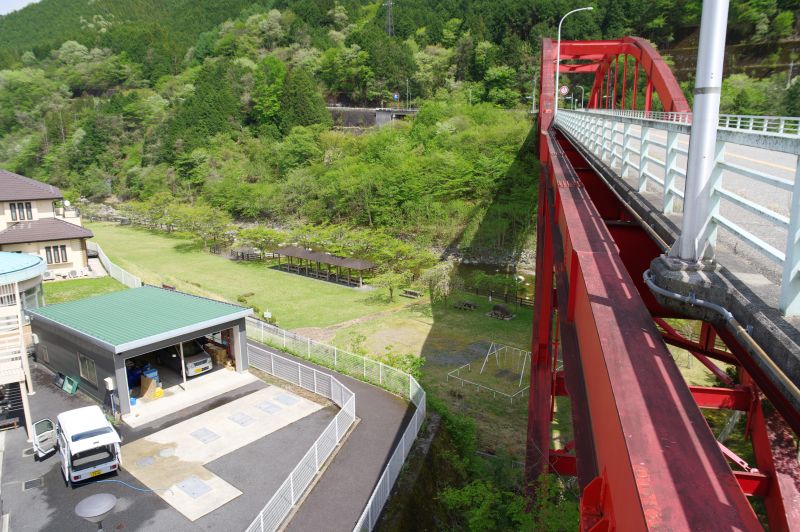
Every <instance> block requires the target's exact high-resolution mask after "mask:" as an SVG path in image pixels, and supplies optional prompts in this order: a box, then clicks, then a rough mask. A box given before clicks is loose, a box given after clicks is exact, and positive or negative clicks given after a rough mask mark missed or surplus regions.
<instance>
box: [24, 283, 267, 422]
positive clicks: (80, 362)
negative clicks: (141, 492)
mask: <svg viewBox="0 0 800 532" xmlns="http://www.w3.org/2000/svg"><path fill="white" fill-rule="evenodd" d="M30 315H31V327H32V329H33V332H34V333H36V335H37V336H38V338H39V344H38V345H37V349H36V352H37V359H38V360H39V361H40V362H41V363H43V364H44V365H46V366H48V367H49V368H50V369H52V370H53V371H54V372H57V374H61V375H64V376H67V377H70V378H72V379H76V380H77V382H78V387H79V388H80V389H81V390H83V391H84V392H86V393H87V394H88V395H90V396H92V397H94V398H95V399H97V400H98V401H100V402H102V403H104V404H105V405H106V406H107V407H110V409H111V410H112V411H114V412H117V413H119V414H120V415H121V416H122V419H123V420H125V421H126V422H127V423H129V424H132V425H139V424H142V423H145V422H149V421H152V420H153V419H157V418H158V417H161V416H164V415H168V414H169V413H172V412H175V411H178V410H180V409H181V408H184V407H185V406H189V405H190V404H193V403H195V402H197V401H203V400H206V399H209V398H211V397H214V396H216V395H220V394H222V393H225V391H227V390H230V389H231V388H235V387H238V386H242V385H244V384H247V383H249V382H251V381H252V379H254V377H252V376H251V375H250V374H249V373H247V372H246V370H247V367H248V361H247V349H246V335H245V318H246V317H247V316H250V315H252V310H251V309H248V308H244V307H240V306H238V305H233V304H230V303H225V302H221V301H215V300H212V299H207V298H203V297H199V296H194V295H190V294H185V293H182V292H178V291H174V290H168V289H163V288H157V287H153V286H143V287H141V288H132V289H129V290H125V291H122V292H114V293H111V294H104V295H101V296H96V297H91V298H87V299H83V300H78V301H72V302H68V303H60V304H56V305H49V306H47V307H44V308H41V309H36V310H34V311H31V312H30ZM181 360H183V362H184V363H183V364H181Z"/></svg>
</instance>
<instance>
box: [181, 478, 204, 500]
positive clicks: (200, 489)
mask: <svg viewBox="0 0 800 532" xmlns="http://www.w3.org/2000/svg"><path fill="white" fill-rule="evenodd" d="M178 487H179V488H180V489H181V491H183V492H184V493H186V495H188V496H189V497H191V498H192V499H197V498H198V497H202V496H203V495H205V494H206V493H208V492H209V491H211V486H209V485H208V484H206V483H205V482H203V481H202V480H200V479H199V478H197V477H196V476H194V475H192V476H191V477H189V478H187V479H186V480H183V481H181V482H178Z"/></svg>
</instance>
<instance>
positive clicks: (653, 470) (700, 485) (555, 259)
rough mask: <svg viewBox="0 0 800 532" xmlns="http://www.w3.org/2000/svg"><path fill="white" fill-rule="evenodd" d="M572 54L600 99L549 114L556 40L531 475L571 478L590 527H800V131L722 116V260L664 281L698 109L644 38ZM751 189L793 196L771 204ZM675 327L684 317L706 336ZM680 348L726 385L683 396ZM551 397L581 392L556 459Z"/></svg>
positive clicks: (778, 122)
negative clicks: (723, 415)
mask: <svg viewBox="0 0 800 532" xmlns="http://www.w3.org/2000/svg"><path fill="white" fill-rule="evenodd" d="M560 46H561V50H560V57H561V60H562V63H560V64H559V65H558V68H559V69H560V74H561V78H562V80H564V79H567V80H575V79H578V78H579V77H580V79H583V80H587V79H588V82H587V83H586V84H587V85H589V84H591V91H586V93H587V98H586V101H587V104H586V107H587V109H584V110H574V111H571V110H567V109H559V110H557V118H554V114H555V111H556V109H555V105H556V102H555V98H554V92H555V87H554V77H555V69H556V63H555V59H556V55H557V50H556V43H555V42H554V41H552V40H550V39H545V40H544V42H543V46H542V57H541V65H542V68H541V76H540V91H539V94H540V96H539V104H540V105H539V117H538V130H537V133H538V135H537V136H538V152H539V157H540V161H541V175H540V180H539V196H538V211H537V217H538V228H537V256H536V270H537V275H536V294H535V313H534V330H533V342H532V343H533V348H532V366H531V368H532V371H531V383H530V384H531V386H530V389H531V394H530V402H529V423H528V451H527V460H526V476H527V478H528V479H529V480H530V481H535V480H536V479H537V478H539V475H541V474H542V473H545V472H553V473H557V474H559V475H562V476H575V477H576V479H577V484H578V486H579V488H580V493H581V502H580V511H581V528H582V530H598V531H605V530H624V531H635V530H646V529H651V530H690V529H691V530H759V529H761V528H762V527H763V524H762V523H763V522H764V521H766V522H768V525H769V528H770V530H800V467H798V448H797V434H798V433H800V394H798V389H797V384H798V375H800V362H798V357H799V355H798V352H800V351H798V348H797V345H798V343H797V338H798V336H800V335H798V334H797V330H798V325H800V322H798V320H797V318H796V317H793V315H794V314H796V313H797V312H796V307H795V303H796V302H797V300H798V297H797V290H795V289H794V288H793V286H794V285H795V284H796V283H797V281H796V279H795V277H796V276H797V272H798V265H797V261H798V260H800V252H797V253H796V251H797V250H796V249H795V248H797V247H798V245H797V242H798V239H797V236H798V234H800V233H798V230H799V229H800V226H798V218H800V191H797V193H795V192H796V191H795V189H794V183H795V182H796V181H800V179H793V177H796V176H797V175H798V174H797V155H798V153H800V151H799V150H798V144H799V143H800V136H798V135H800V132H799V131H798V125H797V124H794V125H793V123H792V122H791V120H790V119H784V118H777V119H774V120H766V119H761V120H760V121H759V119H758V118H755V117H724V116H723V117H721V122H720V128H719V130H718V138H717V152H716V159H715V161H716V162H715V164H717V166H715V172H717V174H716V178H717V182H716V185H715V187H714V189H713V190H711V191H710V192H709V193H710V194H712V195H713V198H712V200H713V201H712V205H713V206H714V210H713V211H712V212H711V213H710V214H709V231H710V232H711V237H713V238H711V244H712V246H714V245H716V246H717V250H716V251H717V255H716V258H717V263H718V265H717V266H716V267H715V268H716V269H715V270H714V271H713V272H712V273H711V274H709V275H708V276H704V274H700V277H702V280H701V282H700V283H699V284H697V285H696V286H695V288H694V289H691V288H690V289H689V290H684V291H683V292H682V293H681V290H679V289H678V288H677V285H668V283H660V284H661V285H662V286H660V287H659V286H658V284H659V282H656V283H654V282H653V280H652V279H653V278H654V276H657V274H658V272H657V270H658V268H656V264H657V263H658V262H659V260H660V261H662V262H663V263H665V264H667V266H668V262H669V261H668V260H667V259H659V257H661V256H662V255H664V254H665V253H666V252H667V250H668V249H669V248H670V246H671V245H672V244H673V242H674V241H675V239H676V237H677V232H678V231H679V229H678V228H679V226H680V220H681V215H682V213H681V209H680V205H681V203H682V195H681V187H682V184H683V182H684V181H685V178H686V173H685V171H684V170H681V168H682V166H683V164H685V160H686V156H687V148H686V147H682V146H685V145H686V144H687V143H686V142H685V141H684V140H682V139H687V138H688V136H689V135H690V134H691V130H690V127H691V109H690V107H689V104H688V103H687V101H686V99H685V98H684V95H683V93H682V91H681V89H680V87H679V85H678V82H677V81H676V80H675V77H674V76H673V74H672V72H671V71H670V69H669V67H668V65H667V64H666V63H665V62H664V60H663V58H662V57H661V56H660V55H659V54H658V52H657V51H656V50H655V49H654V48H653V47H652V46H651V45H650V44H649V43H648V42H646V41H645V40H643V39H639V38H633V37H626V38H623V39H619V40H607V41H580V42H579V41H562V42H561V44H560ZM748 120H749V121H748ZM723 121H724V123H723ZM737 121H738V122H737ZM737 146H738V147H737ZM747 150H751V151H752V152H753V153H756V152H758V153H761V154H762V155H759V156H755V155H753V156H751V155H747V154H748V153H750V152H749V151H747ZM759 150H760V151H759ZM726 154H727V156H726ZM764 154H766V155H764ZM735 157H739V158H740V159H741V160H738V159H735ZM759 157H760V158H759ZM748 158H749V159H750V162H749V163H748V162H747V160H746V159H748ZM781 158H784V159H785V160H787V161H789V162H787V163H785V164H784V163H780V161H782V160H784V159H781ZM737 161H738V162H737ZM759 161H763V162H759ZM776 161H778V162H776ZM770 165H771V166H770ZM792 165H794V166H792ZM779 167H780V168H779ZM784 167H786V168H788V170H787V169H786V168H784ZM781 168H784V169H783V170H781ZM770 169H771V170H772V173H770ZM779 171H788V172H789V173H790V174H791V173H794V176H789V177H782V176H780V175H776V173H778V172H779ZM733 174H737V176H738V177H736V176H734V175H733ZM723 177H724V179H725V183H728V188H725V186H724V183H723ZM737 180H738V181H737ZM746 180H750V181H752V182H753V183H758V184H759V185H758V186H763V187H767V186H774V187H775V188H776V189H777V190H778V192H776V194H785V195H786V196H780V198H782V199H780V200H779V201H775V202H773V203H774V204H775V205H778V206H774V205H772V203H770V202H763V203H766V205H765V204H759V203H758V201H757V198H756V199H752V197H748V196H747V194H748V193H749V192H750V191H753V190H757V187H756V185H752V186H751V185H748V184H747V183H749V181H747V182H745V181H746ZM730 183H734V184H736V187H734V185H731V184H730ZM742 183H745V184H742ZM737 187H738V188H737ZM764 190H766V189H764ZM754 194H755V195H756V196H759V197H761V196H764V194H766V192H763V193H762V192H758V193H754ZM776 197H777V196H776ZM770 205H772V206H770ZM735 209H740V210H741V211H742V212H743V213H745V214H741V215H739V214H736V213H737V212H738V211H736V210H735ZM748 216H750V217H751V218H748ZM751 219H752V220H758V221H759V222H758V223H756V221H752V222H751ZM763 220H766V221H764V222H763V223H761V221H763ZM769 224H772V225H769ZM780 231H783V233H781V232H780ZM731 242H732V243H733V244H731V245H728V244H730V243H731ZM736 242H745V243H746V244H747V245H746V246H744V245H743V246H741V247H739V246H738V244H736ZM726 243H727V244H726ZM726 246H727V247H726ZM744 248H747V249H748V252H747V253H744V252H743V251H742V250H743V249H744ZM725 250H728V251H729V252H730V250H733V252H731V253H729V254H727V255H726V251H725ZM729 257H730V261H728V258H729ZM735 261H739V262H742V263H743V264H744V266H742V267H740V266H736V265H735ZM762 265H764V266H763V268H762ZM662 270H663V271H662V273H663V272H664V271H666V272H667V273H669V272H668V270H669V267H664V268H662ZM653 272H655V273H653ZM737 272H740V274H737ZM753 272H760V273H757V275H760V276H761V277H763V278H764V279H765V280H766V281H767V283H761V284H758V283H756V282H754V281H753V277H752V276H753V275H756V274H755V273H753ZM769 272H775V273H774V275H772V274H770V273H769ZM684 274H685V275H684ZM681 275H682V276H683V277H684V278H690V277H691V275H690V274H687V273H685V272H682V273H681ZM648 276H649V277H648ZM748 276H750V277H748ZM679 277H680V275H679ZM770 279H773V280H774V281H775V282H774V283H770V282H769V280H770ZM781 281H782V282H781ZM720 283H721V286H722V287H723V288H722V289H721V290H717V292H719V293H717V292H715V286H718V285H720ZM689 284H690V285H691V281H690V282H689ZM762 285H763V289H764V290H763V291H761V292H760V291H759V290H760V288H754V287H762ZM773 289H774V290H773ZM770 290H773V292H774V293H772V296H774V298H772V299H770V298H771V297H772V296H771V295H770V293H771V292H770ZM681 294H683V295H681ZM698 294H700V295H701V296H702V297H700V296H698ZM714 294H716V295H717V296H719V297H718V298H717V299H716V300H714V301H716V303H713V302H711V300H712V299H713V297H712V296H713V295H714ZM720 294H721V295H720ZM675 319H681V320H691V323H693V324H694V331H696V334H689V333H686V332H685V330H686V328H685V327H680V326H678V325H676V323H686V322H676V321H674V320H675ZM668 346H675V347H678V348H681V349H683V350H685V351H683V352H684V353H685V352H688V353H690V354H691V356H692V357H693V360H694V361H696V362H695V363H696V364H701V365H702V367H704V368H707V370H708V372H709V376H710V377H711V378H710V379H709V380H708V382H714V383H715V384H716V385H715V386H690V385H688V384H687V381H686V379H685V378H684V377H683V376H682V374H681V372H680V370H679V368H678V366H677V364H676V362H675V359H674V355H673V353H671V352H670V350H669V348H668ZM687 356H688V355H687ZM720 364H725V365H728V366H729V367H734V368H736V372H735V374H734V372H731V371H729V372H725V371H723V370H722V369H721V366H720ZM722 367H724V366H722ZM557 397H567V398H568V399H569V404H570V409H571V415H572V425H573V441H570V442H569V443H567V444H566V445H558V448H556V445H554V441H553V438H552V431H551V422H552V420H553V415H554V404H555V400H556V398H557ZM703 409H714V410H724V411H727V412H731V413H732V412H740V413H741V414H738V416H740V417H741V419H744V420H746V421H745V422H744V423H743V424H744V429H743V431H744V436H745V438H746V440H747V442H748V445H750V446H751V447H752V456H751V457H750V458H749V461H748V460H746V459H744V458H743V457H740V456H738V455H737V454H736V453H735V452H733V451H731V450H730V449H728V448H727V447H726V446H725V445H724V444H723V443H721V441H720V440H721V439H722V438H720V437H719V435H718V434H715V433H714V432H712V430H711V428H710V427H709V424H708V423H707V421H706V418H705V417H704V415H703V413H702V410H703ZM734 424H735V423H734ZM738 426H739V427H741V424H739V425H738ZM737 430H739V431H741V430H742V429H741V428H738V429H737ZM755 500H757V501H759V502H758V503H756V504H753V501H755ZM754 507H755V508H757V509H758V513H760V514H761V518H760V519H759V517H758V515H757V512H756V510H754Z"/></svg>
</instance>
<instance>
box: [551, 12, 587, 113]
mask: <svg viewBox="0 0 800 532" xmlns="http://www.w3.org/2000/svg"><path fill="white" fill-rule="evenodd" d="M592 9H594V8H593V7H592V6H588V7H579V8H578V9H573V10H572V11H570V12H569V13H567V14H566V15H564V16H563V17H561V20H560V21H559V22H558V45H557V47H558V48H557V51H556V89H555V97H556V101H555V107H553V118H554V119H555V117H556V114H557V113H558V74H559V72H558V67H559V65H560V64H561V24H563V23H564V19H565V18H567V17H568V16H570V15H572V14H573V13H577V12H578V11H591V10H592Z"/></svg>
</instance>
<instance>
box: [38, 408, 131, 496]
mask: <svg viewBox="0 0 800 532" xmlns="http://www.w3.org/2000/svg"><path fill="white" fill-rule="evenodd" d="M33 432H34V437H33V448H34V451H35V453H36V456H37V457H39V458H43V457H44V456H47V455H49V454H50V453H52V452H53V451H56V450H57V451H58V454H59V457H60V458H61V472H62V474H63V475H64V480H65V482H66V483H67V485H70V484H73V483H76V482H81V481H84V480H89V479H92V478H95V477H98V476H100V475H104V474H106V473H112V472H115V471H117V470H118V469H119V467H120V465H121V463H122V455H121V453H120V443H121V441H122V440H121V439H120V437H119V434H118V433H117V431H116V429H115V428H114V427H113V425H111V423H110V422H109V421H108V419H106V416H105V415H103V411H102V410H100V407H99V406H96V405H94V406H87V407H84V408H77V409H75V410H69V411H67V412H62V413H61V414H59V415H58V417H57V418H56V423H53V422H52V421H51V420H49V419H42V420H40V421H37V422H36V423H34V425H33Z"/></svg>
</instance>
